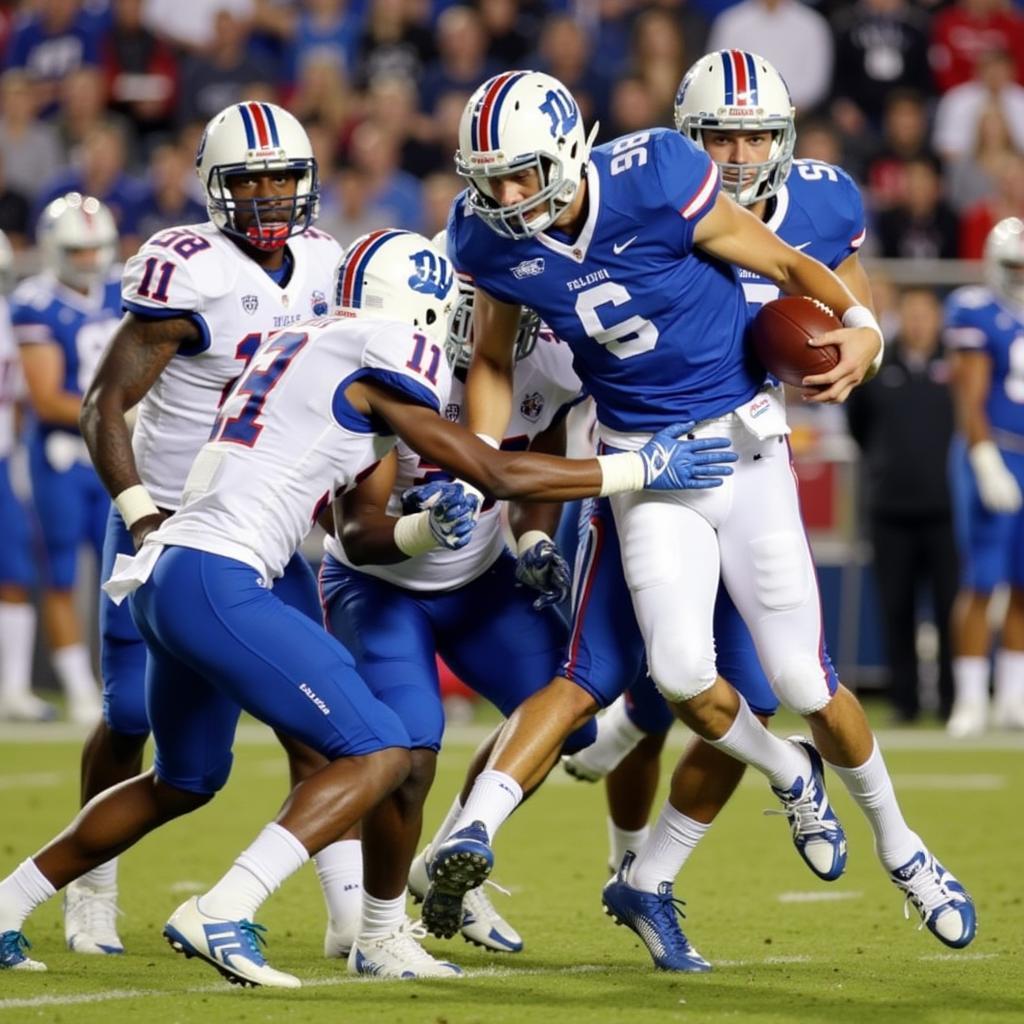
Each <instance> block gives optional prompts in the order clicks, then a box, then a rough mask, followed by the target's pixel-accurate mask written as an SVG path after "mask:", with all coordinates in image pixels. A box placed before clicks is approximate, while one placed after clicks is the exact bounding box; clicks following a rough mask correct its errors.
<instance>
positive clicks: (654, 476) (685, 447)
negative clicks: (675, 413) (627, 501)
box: [637, 420, 739, 491]
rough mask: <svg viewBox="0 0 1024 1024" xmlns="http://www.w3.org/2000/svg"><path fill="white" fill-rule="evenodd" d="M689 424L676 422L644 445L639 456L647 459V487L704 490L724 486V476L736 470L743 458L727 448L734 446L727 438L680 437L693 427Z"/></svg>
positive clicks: (645, 464) (645, 461) (645, 463)
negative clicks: (733, 466) (737, 464)
mask: <svg viewBox="0 0 1024 1024" xmlns="http://www.w3.org/2000/svg"><path fill="white" fill-rule="evenodd" d="M693 426H694V423H693V420H690V422H688V423H673V424H672V426H670V427H665V429H664V430H659V431H658V433H657V434H655V435H654V437H652V438H651V439H650V441H648V442H647V444H645V445H644V446H643V448H641V449H640V450H639V451H638V452H637V455H639V456H640V458H641V459H643V462H644V487H645V488H648V489H649V490H652V491H678V490H701V489H703V488H706V487H721V486H722V477H724V476H729V475H730V474H731V473H732V466H729V465H726V463H729V462H735V461H736V459H737V458H738V457H739V456H737V454H736V453H735V452H733V451H723V449H726V448H728V447H729V445H730V443H731V442H730V441H729V438H727V437H697V438H694V439H692V440H686V439H683V440H680V437H679V435H680V434H683V435H685V434H686V433H688V432H689V431H690V430H692V429H693Z"/></svg>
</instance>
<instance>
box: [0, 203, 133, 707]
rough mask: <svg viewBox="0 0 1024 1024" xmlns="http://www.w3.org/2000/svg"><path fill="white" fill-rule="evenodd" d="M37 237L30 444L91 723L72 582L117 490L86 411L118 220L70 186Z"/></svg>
mask: <svg viewBox="0 0 1024 1024" xmlns="http://www.w3.org/2000/svg"><path fill="white" fill-rule="evenodd" d="M38 237H39V248H40V251H41V253H42V256H43V261H44V265H45V267H46V270H45V271H44V272H43V273H42V274H38V275H36V276H34V277H29V278H26V279H25V280H24V281H22V283H21V284H20V285H19V286H18V288H17V289H16V290H15V292H14V294H13V295H12V297H11V322H12V323H13V325H14V334H15V338H16V339H17V342H18V344H19V346H20V349H21V364H22V370H23V372H24V375H25V383H26V386H27V388H28V396H29V404H30V406H31V408H32V411H33V413H34V414H35V423H34V425H33V428H32V430H31V433H30V435H29V440H28V452H29V469H30V472H31V476H32V500H33V505H34V508H35V513H36V516H37V518H38V521H39V525H40V528H41V532H42V535H43V541H44V546H45V551H46V563H45V572H44V583H43V599H42V612H43V625H44V629H45V632H46V636H47V640H48V642H49V646H50V657H51V660H52V662H53V667H54V670H55V672H56V674H57V678H58V679H59V680H60V682H61V686H62V687H63V689H64V692H65V694H66V696H67V702H68V717H69V718H70V719H71V721H73V722H78V723H80V724H83V725H93V724H94V723H95V721H96V719H97V718H98V717H99V715H100V699H99V690H98V688H97V685H96V679H95V677H94V676H93V671H92V656H91V654H90V653H89V645H88V644H87V643H85V642H84V641H83V638H82V624H81V623H80V622H79V620H78V612H77V611H76V609H75V595H74V584H75V577H76V575H77V566H78V555H79V550H80V548H81V546H82V545H83V544H87V545H88V546H89V547H91V548H92V549H93V551H94V552H95V555H96V562H97V565H98V564H99V562H100V554H101V552H102V550H103V525H104V523H105V522H106V518H107V510H108V509H109V507H110V499H109V498H108V496H107V493H106V491H104V489H103V484H102V483H100V480H99V478H98V477H97V476H96V472H95V470H94V469H93V468H92V466H91V465H90V464H89V453H88V451H87V450H86V447H85V445H84V444H83V443H82V437H81V435H80V433H79V430H78V415H79V412H80V410H81V406H82V393H83V392H84V391H85V389H86V388H87V387H88V386H89V381H90V380H91V379H92V376H93V373H94V371H95V370H96V364H97V362H98V361H99V358H100V354H101V353H102V351H103V348H104V346H105V345H106V344H107V342H108V341H109V340H110V336H111V335H112V334H113V333H114V330H115V328H116V327H117V320H118V316H119V313H120V306H121V295H120V288H119V281H118V276H117V275H116V274H112V273H111V271H112V269H113V266H114V258H115V256H116V254H117V228H116V227H115V226H114V218H113V217H112V216H111V214H110V211H109V210H108V209H107V208H106V207H105V206H104V205H103V204H102V203H101V202H100V201H99V200H98V199H94V198H93V197H91V196H82V195H80V194H79V193H77V192H69V193H68V194H67V195H65V196H61V197H60V198H58V199H54V200H53V202H51V203H49V204H48V205H47V207H46V209H45V210H43V213H42V215H41V216H40V218H39V227H38Z"/></svg>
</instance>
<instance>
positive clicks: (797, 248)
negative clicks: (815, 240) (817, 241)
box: [793, 242, 811, 252]
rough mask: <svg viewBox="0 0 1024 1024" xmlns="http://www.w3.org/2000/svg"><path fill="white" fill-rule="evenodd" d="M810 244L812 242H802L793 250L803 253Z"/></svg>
mask: <svg viewBox="0 0 1024 1024" xmlns="http://www.w3.org/2000/svg"><path fill="white" fill-rule="evenodd" d="M810 244H811V243H810V242H801V243H800V244H799V245H794V246H793V248H794V249H796V251H797V252H803V250H804V249H806V248H807V246H809V245H810Z"/></svg>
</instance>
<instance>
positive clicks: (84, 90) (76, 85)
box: [53, 67, 135, 164]
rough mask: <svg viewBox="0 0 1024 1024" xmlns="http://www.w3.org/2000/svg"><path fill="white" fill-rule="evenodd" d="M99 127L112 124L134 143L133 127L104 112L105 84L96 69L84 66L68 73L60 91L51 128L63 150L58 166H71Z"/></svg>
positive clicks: (125, 119)
mask: <svg viewBox="0 0 1024 1024" xmlns="http://www.w3.org/2000/svg"><path fill="white" fill-rule="evenodd" d="M103 124H116V125H117V127H118V128H119V129H120V131H121V135H122V138H123V139H124V141H125V142H126V143H127V144H128V146H129V161H128V162H129V163H132V162H133V161H132V159H131V157H132V156H133V154H132V153H131V152H130V147H131V144H132V143H133V142H134V140H135V130H134V125H133V123H132V122H131V121H129V120H128V119H127V118H126V117H124V116H122V115H121V114H116V113H113V112H112V111H109V110H108V109H107V84H106V80H105V79H104V77H103V74H102V73H101V72H100V70H99V68H94V67H84V68H78V69H77V70H76V71H72V72H71V74H69V75H68V76H67V78H65V79H64V81H63V83H62V85H61V91H60V108H59V110H58V112H57V115H56V117H54V118H53V125H54V127H55V128H56V129H57V133H58V137H59V139H60V144H61V149H62V150H63V158H62V160H61V163H62V164H67V163H71V162H72V161H74V159H75V154H76V153H77V152H78V150H79V148H80V147H81V146H82V144H83V143H84V142H85V140H86V139H87V138H88V137H89V135H90V134H91V133H92V132H93V131H95V130H96V129H97V128H98V127H100V126H101V125H103Z"/></svg>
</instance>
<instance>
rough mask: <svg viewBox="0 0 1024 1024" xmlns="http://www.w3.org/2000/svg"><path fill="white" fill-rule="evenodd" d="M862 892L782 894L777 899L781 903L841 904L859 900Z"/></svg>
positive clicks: (823, 891)
mask: <svg viewBox="0 0 1024 1024" xmlns="http://www.w3.org/2000/svg"><path fill="white" fill-rule="evenodd" d="M863 895H864V893H862V892H832V891H830V890H828V889H823V890H821V891H818V890H812V891H810V892H780V893H779V895H778V896H776V897H775V898H776V899H777V900H778V901H779V902H780V903H839V902H840V901H842V900H859V899H860V898H861V896H863Z"/></svg>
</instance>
